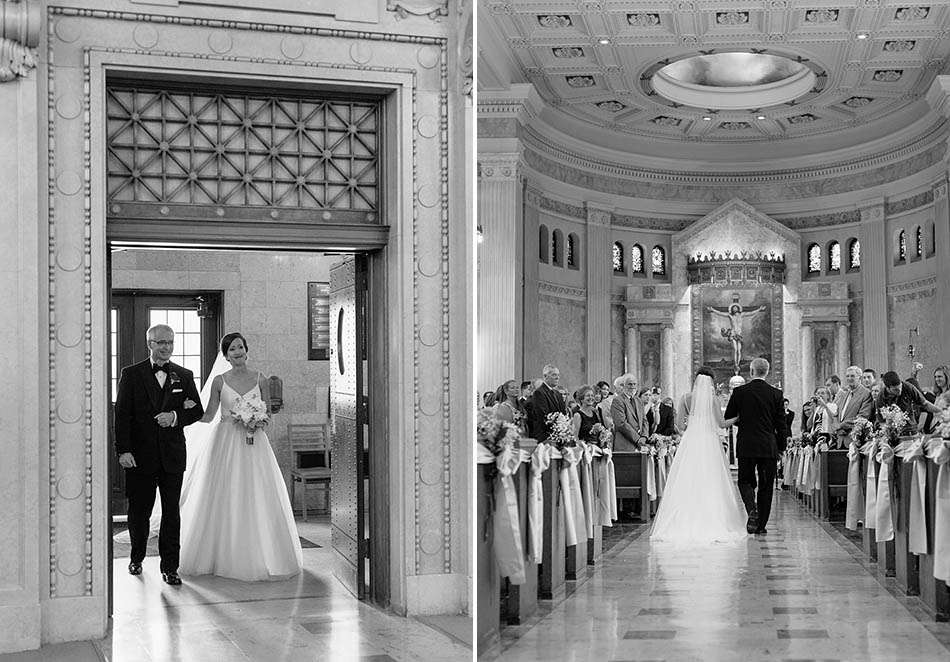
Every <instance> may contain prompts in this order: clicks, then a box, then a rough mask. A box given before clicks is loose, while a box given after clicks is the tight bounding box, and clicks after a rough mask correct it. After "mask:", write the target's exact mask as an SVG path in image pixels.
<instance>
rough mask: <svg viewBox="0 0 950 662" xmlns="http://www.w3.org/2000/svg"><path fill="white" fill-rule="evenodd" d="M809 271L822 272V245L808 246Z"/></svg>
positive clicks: (811, 272) (813, 272)
mask: <svg viewBox="0 0 950 662" xmlns="http://www.w3.org/2000/svg"><path fill="white" fill-rule="evenodd" d="M808 273H810V274H818V273H821V246H819V245H818V244H812V245H811V246H809V247H808Z"/></svg>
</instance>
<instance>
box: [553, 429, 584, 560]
mask: <svg viewBox="0 0 950 662" xmlns="http://www.w3.org/2000/svg"><path fill="white" fill-rule="evenodd" d="M561 457H562V458H563V459H564V462H563V463H562V464H561V472H560V484H559V485H558V491H559V492H560V495H561V512H562V513H564V544H565V545H567V546H568V547H570V546H571V545H576V544H577V529H578V526H577V525H578V519H580V525H581V526H580V528H581V529H583V527H584V522H583V518H584V506H583V503H582V502H581V498H582V497H581V486H580V478H579V477H578V475H577V463H578V462H580V460H581V451H580V449H578V448H573V447H570V446H567V447H565V448H564V449H563V450H562V451H561ZM578 508H580V518H578Z"/></svg>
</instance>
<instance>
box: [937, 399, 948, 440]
mask: <svg viewBox="0 0 950 662" xmlns="http://www.w3.org/2000/svg"><path fill="white" fill-rule="evenodd" d="M936 434H937V435H938V436H939V437H940V438H941V439H950V404H948V405H947V406H946V407H944V408H943V410H942V411H941V412H940V418H939V419H938V424H937V431H936Z"/></svg>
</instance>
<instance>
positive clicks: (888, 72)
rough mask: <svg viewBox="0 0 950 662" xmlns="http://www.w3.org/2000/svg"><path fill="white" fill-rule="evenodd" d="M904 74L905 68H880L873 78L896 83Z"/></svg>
mask: <svg viewBox="0 0 950 662" xmlns="http://www.w3.org/2000/svg"><path fill="white" fill-rule="evenodd" d="M903 75H904V70H903V69H878V70H877V71H875V72H874V76H873V78H874V80H876V81H877V82H879V83H896V82H897V81H899V80H900V79H901V76H903Z"/></svg>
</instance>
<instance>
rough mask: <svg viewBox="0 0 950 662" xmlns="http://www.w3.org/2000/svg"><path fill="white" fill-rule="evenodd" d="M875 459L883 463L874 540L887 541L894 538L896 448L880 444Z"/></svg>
mask: <svg viewBox="0 0 950 662" xmlns="http://www.w3.org/2000/svg"><path fill="white" fill-rule="evenodd" d="M875 459H876V460H877V461H878V462H879V463H880V465H881V474H880V476H878V479H877V504H876V505H877V508H876V509H875V511H874V540H875V541H876V542H887V541H888V540H893V539H894V513H893V511H892V509H891V464H892V463H893V462H894V449H893V448H891V447H890V445H889V444H880V447H879V448H878V451H877V455H876V456H875Z"/></svg>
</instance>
